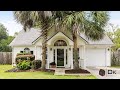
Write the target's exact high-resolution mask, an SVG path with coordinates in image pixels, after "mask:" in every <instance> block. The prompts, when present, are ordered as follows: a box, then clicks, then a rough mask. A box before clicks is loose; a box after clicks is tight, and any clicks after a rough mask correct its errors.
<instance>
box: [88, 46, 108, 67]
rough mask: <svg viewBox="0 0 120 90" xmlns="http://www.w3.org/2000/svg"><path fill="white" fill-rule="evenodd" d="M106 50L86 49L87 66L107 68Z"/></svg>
mask: <svg viewBox="0 0 120 90" xmlns="http://www.w3.org/2000/svg"><path fill="white" fill-rule="evenodd" d="M105 63H106V62H105V49H103V48H102V49H101V48H96V49H92V48H86V66H105Z"/></svg>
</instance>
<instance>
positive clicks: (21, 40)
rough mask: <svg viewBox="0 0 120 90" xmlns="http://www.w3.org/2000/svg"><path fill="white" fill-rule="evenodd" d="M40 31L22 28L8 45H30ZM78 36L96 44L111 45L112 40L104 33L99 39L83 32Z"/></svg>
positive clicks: (38, 35)
mask: <svg viewBox="0 0 120 90" xmlns="http://www.w3.org/2000/svg"><path fill="white" fill-rule="evenodd" d="M40 35H41V33H40V30H39V29H34V28H31V29H30V30H27V31H26V32H25V31H24V30H22V31H20V32H19V34H18V36H17V37H16V38H15V39H14V40H13V41H12V42H11V43H10V46H25V45H32V42H33V41H35V40H36V39H37V38H38V37H40ZM80 36H81V37H82V38H83V39H85V40H86V41H88V43H89V44H98V45H102V44H103V45H107V44H108V45H112V44H113V42H112V41H111V40H110V38H109V37H108V36H107V35H105V36H104V38H103V39H102V40H100V41H92V40H88V39H87V38H86V36H85V35H84V34H80Z"/></svg>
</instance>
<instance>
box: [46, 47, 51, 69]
mask: <svg viewBox="0 0 120 90" xmlns="http://www.w3.org/2000/svg"><path fill="white" fill-rule="evenodd" d="M47 51H48V53H47V63H46V64H47V67H46V68H47V69H49V60H50V55H49V54H50V47H47Z"/></svg>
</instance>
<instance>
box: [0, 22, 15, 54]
mask: <svg viewBox="0 0 120 90" xmlns="http://www.w3.org/2000/svg"><path fill="white" fill-rule="evenodd" d="M13 39H14V37H13V36H8V33H7V29H6V28H5V27H4V26H3V25H2V24H0V52H11V51H12V49H11V47H10V46H8V45H9V44H10V43H11V41H12V40H13Z"/></svg>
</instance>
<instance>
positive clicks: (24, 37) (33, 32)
mask: <svg viewBox="0 0 120 90" xmlns="http://www.w3.org/2000/svg"><path fill="white" fill-rule="evenodd" d="M40 35H41V33H40V30H39V29H34V28H31V29H30V30H27V31H26V32H25V31H24V30H21V31H20V32H19V34H18V35H17V37H16V38H15V39H14V40H13V41H12V42H11V43H10V46H24V45H32V42H33V41H34V40H35V39H37V38H38V37H39V36H40Z"/></svg>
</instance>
